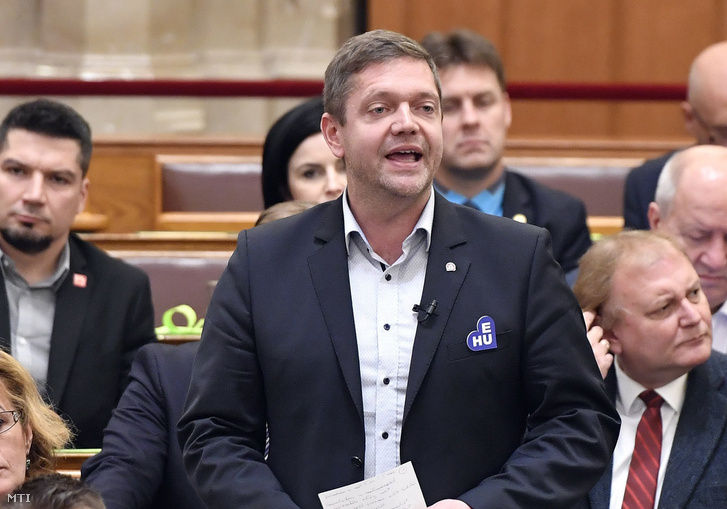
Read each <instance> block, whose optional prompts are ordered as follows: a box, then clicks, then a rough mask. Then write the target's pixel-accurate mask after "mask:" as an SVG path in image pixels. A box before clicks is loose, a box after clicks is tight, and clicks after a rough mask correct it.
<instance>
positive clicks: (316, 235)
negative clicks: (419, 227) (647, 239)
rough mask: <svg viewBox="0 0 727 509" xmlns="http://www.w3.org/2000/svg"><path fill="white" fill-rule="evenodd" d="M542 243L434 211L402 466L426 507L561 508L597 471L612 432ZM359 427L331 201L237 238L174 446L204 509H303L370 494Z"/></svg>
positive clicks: (339, 215) (495, 222)
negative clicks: (431, 305)
mask: <svg viewBox="0 0 727 509" xmlns="http://www.w3.org/2000/svg"><path fill="white" fill-rule="evenodd" d="M549 238H550V236H549V235H548V232H547V231H546V230H544V229H541V228H536V227H534V226H530V225H521V224H519V223H516V222H514V221H511V220H509V219H503V218H500V217H494V216H488V215H486V214H483V213H481V212H479V211H476V210H474V209H471V208H468V207H463V206H459V205H454V204H451V203H449V202H447V200H445V199H444V198H443V197H442V196H441V195H437V196H436V203H435V214H434V224H433V231H432V242H431V246H430V250H429V258H428V264H427V272H426V279H425V283H424V289H423V294H422V301H421V302H431V301H432V300H433V299H436V300H437V301H438V303H439V305H438V306H437V308H436V311H435V314H434V315H433V316H431V317H429V318H428V319H426V320H425V321H423V322H421V323H420V324H419V326H418V328H417V331H416V338H415V340H414V346H413V353H412V358H411V367H410V371H409V378H408V385H407V395H406V402H405V406H404V410H403V413H404V421H403V427H402V436H401V457H400V460H401V462H402V463H405V462H407V461H412V462H413V465H414V469H415V471H416V474H417V477H418V479H419V482H420V484H421V486H422V491H423V493H424V497H425V499H426V501H427V503H428V504H432V503H433V502H434V501H437V500H441V499H444V498H455V497H458V498H461V499H462V500H464V501H465V502H467V503H468V504H469V505H470V506H472V507H473V508H475V509H483V508H489V507H491V508H498V509H508V508H522V507H538V508H541V509H542V508H549V507H553V508H562V507H567V506H568V505H570V504H573V503H574V502H575V501H576V500H578V499H579V498H580V497H582V496H584V495H585V494H586V493H587V492H588V490H589V489H590V488H591V487H592V486H593V484H594V483H595V482H596V480H597V479H598V478H599V477H600V475H601V473H602V472H603V470H604V469H605V468H606V466H607V465H608V462H609V459H610V457H611V452H612V449H613V446H614V445H615V441H616V438H617V435H618V428H619V424H618V423H619V421H618V417H617V414H616V412H615V409H614V408H613V406H612V404H611V402H610V401H609V400H608V397H607V395H606V393H605V389H604V385H603V382H602V380H601V379H600V376H599V373H598V369H597V367H596V364H595V361H594V358H593V353H592V351H591V349H590V347H589V344H588V340H587V339H586V337H585V328H584V323H583V317H582V314H581V311H580V309H579V308H578V304H577V303H576V301H575V298H574V297H573V294H572V293H571V291H570V289H569V288H568V286H567V285H566V283H565V281H564V279H563V275H562V272H561V270H560V268H559V266H558V264H557V263H556V262H555V261H554V260H553V258H552V256H551V252H550V247H549V244H550V241H549ZM450 262H452V263H454V264H455V265H456V270H454V271H452V270H447V269H446V267H447V265H448V264H449V263H450ZM449 267H450V269H451V268H452V265H449ZM484 315H487V316H490V317H492V318H493V319H494V322H495V329H496V332H497V348H496V349H491V350H485V351H479V352H474V351H471V350H469V348H468V347H467V344H466V338H467V336H468V334H469V333H470V332H473V331H475V329H476V326H477V322H478V319H479V318H481V317H482V316H484ZM266 421H268V423H269V427H270V452H269V458H268V461H267V463H266V462H264V461H263V448H264V444H265V424H266ZM363 422H364V421H363V401H362V394H361V376H360V370H359V359H358V349H357V343H356V333H355V326H354V319H353V309H352V304H351V291H350V286H349V279H348V262H347V254H346V246H345V240H344V230H343V212H342V202H341V199H340V198H339V199H338V200H335V201H332V202H328V203H325V204H321V205H318V206H316V207H314V208H313V209H311V210H309V211H306V212H303V213H302V214H298V215H296V216H293V217H291V218H287V219H283V220H279V221H274V222H272V223H269V224H266V225H264V226H262V227H257V228H252V229H250V230H246V231H244V232H242V233H241V234H240V237H239V241H238V246H237V250H236V251H235V253H234V254H233V256H232V258H231V260H230V263H229V265H228V267H227V269H226V270H225V272H224V274H223V275H222V277H221V279H220V281H219V283H218V286H217V288H216V290H215V293H214V295H213V298H212V304H211V305H210V307H209V311H208V314H207V318H206V323H205V328H204V332H203V334H202V341H201V345H200V349H199V353H198V355H197V359H196V361H195V366H194V371H193V375H192V382H191V384H190V392H189V394H188V396H187V403H186V406H185V413H184V415H183V416H182V419H181V420H180V424H179V426H180V428H179V430H180V444H186V445H184V462H185V467H186V469H187V472H188V474H189V475H190V478H191V480H192V483H193V485H195V487H196V489H197V492H198V493H199V494H200V497H201V498H202V500H203V501H204V502H205V503H207V504H208V505H209V506H210V507H215V509H224V508H239V507H245V508H272V507H274V508H276V509H292V508H296V507H301V508H305V509H313V508H319V507H320V502H319V500H318V496H317V494H318V493H319V492H322V491H326V490H329V489H332V488H337V487H340V486H344V485H347V484H350V483H353V482H357V481H360V480H362V479H363V475H364V472H363V468H362V466H363V460H364V456H365V451H364V443H365V437H364V424H363ZM523 436H524V437H525V438H524V444H523V445H522V446H521V442H522V441H523Z"/></svg>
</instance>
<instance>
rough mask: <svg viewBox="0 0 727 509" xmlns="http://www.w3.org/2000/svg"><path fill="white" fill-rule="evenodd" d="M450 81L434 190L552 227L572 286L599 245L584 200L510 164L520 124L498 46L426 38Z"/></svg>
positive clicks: (465, 38)
mask: <svg viewBox="0 0 727 509" xmlns="http://www.w3.org/2000/svg"><path fill="white" fill-rule="evenodd" d="M422 45H423V46H424V47H425V48H426V49H427V51H429V53H430V54H431V55H432V57H433V58H434V61H435V62H436V63H437V68H438V69H439V73H440V77H441V79H442V109H443V111H444V119H443V121H442V130H443V136H444V152H443V156H442V163H441V164H440V166H439V169H438V170H437V174H436V178H435V181H434V187H435V189H437V190H438V191H439V192H441V193H442V194H443V195H444V197H445V198H447V199H448V200H450V201H453V202H455V203H460V204H466V205H469V206H471V207H473V208H476V209H478V210H481V211H483V212H487V213H488V214H494V215H497V216H503V217H510V218H512V219H515V220H516V221H519V222H522V223H530V224H534V225H536V226H540V227H542V228H546V229H547V230H548V231H549V232H550V236H551V238H552V240H553V256H554V257H555V260H556V261H557V262H558V263H560V265H561V267H562V268H563V272H565V273H566V277H567V279H568V282H569V283H572V282H573V281H575V275H576V269H577V268H578V259H579V258H580V257H581V255H583V253H585V252H586V250H587V249H588V248H589V247H590V245H591V237H590V232H589V230H588V225H587V224H586V207H585V205H584V204H583V202H582V201H581V200H579V199H578V198H576V197H574V196H571V195H569V194H567V193H564V192H562V191H558V190H555V189H551V188H549V187H547V186H544V185H542V184H540V183H539V182H537V181H535V180H533V179H531V178H528V177H526V176H525V175H522V174H520V173H517V169H515V170H514V171H512V170H510V169H508V168H506V167H505V163H504V162H503V160H502V156H503V153H504V151H505V138H506V137H507V130H508V129H509V128H510V123H511V121H512V112H511V108H510V99H509V97H508V95H507V91H506V83H505V69H504V67H503V65H502V60H501V59H500V55H499V54H498V52H497V49H496V48H495V46H494V45H493V44H492V43H491V42H490V41H488V40H487V39H485V38H484V37H482V36H481V35H479V34H477V33H475V32H472V31H469V30H464V29H459V30H453V31H452V32H450V33H447V34H441V33H438V32H432V33H430V34H428V35H427V36H426V37H425V38H424V40H423V41H422Z"/></svg>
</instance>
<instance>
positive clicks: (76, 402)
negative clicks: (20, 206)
mask: <svg viewBox="0 0 727 509" xmlns="http://www.w3.org/2000/svg"><path fill="white" fill-rule="evenodd" d="M70 245H71V260H70V271H69V273H68V276H67V277H66V279H65V280H64V281H63V283H62V284H61V286H60V288H59V289H58V292H57V294H56V311H55V318H54V320H53V333H52V335H51V347H50V358H49V361H48V378H47V393H48V398H49V399H50V401H51V403H52V404H53V405H54V406H55V408H56V410H57V411H58V412H59V413H60V414H61V415H62V416H63V417H65V418H67V419H68V420H70V422H71V423H72V424H73V425H74V426H75V428H76V432H77V434H76V438H75V440H74V442H73V443H74V445H75V446H76V447H79V448H88V447H101V439H102V436H103V429H104V427H105V426H106V423H108V421H109V419H110V418H111V411H112V410H113V408H114V407H115V406H116V402H117V401H118V400H119V397H120V396H121V392H122V390H123V386H124V383H125V379H126V375H127V374H128V372H129V368H130V366H131V361H132V359H133V357H134V354H135V353H136V350H137V349H138V348H139V347H140V346H141V345H143V344H145V343H148V342H150V341H154V340H155V338H156V337H155V335H154V311H153V309H152V303H151V289H150V287H149V278H148V276H147V275H146V274H145V273H144V272H142V271H141V270H139V269H137V268H135V267H132V266H131V265H128V264H127V263H124V262H122V261H120V260H117V259H115V258H112V257H110V256H109V255H107V254H106V253H104V252H103V251H101V250H100V249H98V248H96V247H95V246H93V245H91V244H89V243H87V242H84V241H82V240H81V239H79V238H78V237H77V236H75V235H73V234H72V235H71V237H70ZM74 274H83V275H85V276H86V278H87V281H86V286H85V287H81V286H76V285H74V281H73V280H74V277H73V275H74ZM0 283H2V284H0V288H2V289H3V291H0V344H1V345H2V346H3V347H4V348H6V349H7V351H10V315H9V311H8V300H7V294H6V292H5V291H4V289H5V280H4V279H3V277H2V274H1V273H0Z"/></svg>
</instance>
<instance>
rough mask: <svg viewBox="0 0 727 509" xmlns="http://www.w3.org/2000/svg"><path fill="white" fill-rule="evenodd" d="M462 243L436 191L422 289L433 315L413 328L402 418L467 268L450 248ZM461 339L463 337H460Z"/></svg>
mask: <svg viewBox="0 0 727 509" xmlns="http://www.w3.org/2000/svg"><path fill="white" fill-rule="evenodd" d="M465 243H466V237H465V234H464V231H463V229H462V225H461V223H460V218H459V216H458V215H457V213H456V211H455V208H454V205H452V204H450V203H449V202H448V201H447V200H446V199H445V198H443V197H442V196H441V195H439V194H437V195H436V197H435V202H434V223H433V225H432V243H431V245H430V247H429V257H428V261H427V273H426V278H425V280H424V289H423V291H422V300H421V302H422V303H429V302H431V301H432V300H436V301H437V307H436V310H435V313H434V315H433V316H430V317H429V318H427V319H426V320H425V321H423V322H420V323H419V326H418V327H417V332H416V337H415V339H414V349H413V351H412V358H411V367H410V368H409V381H408V384H407V389H406V402H405V404H404V420H406V416H407V414H408V413H409V409H411V405H412V403H413V401H414V398H415V397H416V394H417V392H418V391H419V388H420V387H421V384H422V382H423V381H424V376H425V375H426V373H427V369H428V367H429V365H430V363H431V360H432V358H433V357H434V353H435V352H436V351H437V347H438V346H439V342H440V340H441V338H442V334H443V332H444V326H445V325H446V324H447V321H448V320H449V315H450V313H451V312H452V307H453V306H454V301H455V299H456V298H457V294H458V293H459V290H460V288H461V287H462V283H463V282H464V279H465V277H466V276H467V272H468V270H469V267H470V259H469V257H468V256H467V255H466V253H465V252H464V251H463V250H455V249H453V248H454V247H456V246H459V245H462V244H465ZM449 262H453V263H454V264H455V266H456V270H454V271H452V270H449V271H448V270H447V268H446V267H447V264H448V263H449ZM463 340H464V338H463Z"/></svg>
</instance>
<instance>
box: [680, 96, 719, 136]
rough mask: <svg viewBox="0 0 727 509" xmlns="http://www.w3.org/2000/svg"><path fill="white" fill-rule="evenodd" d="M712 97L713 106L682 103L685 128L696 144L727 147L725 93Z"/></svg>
mask: <svg viewBox="0 0 727 509" xmlns="http://www.w3.org/2000/svg"><path fill="white" fill-rule="evenodd" d="M725 95H726V97H724V98H722V99H717V98H714V100H713V101H712V102H713V103H714V105H713V106H702V105H698V104H694V105H693V104H690V103H685V104H684V105H682V109H683V111H684V115H685V118H686V125H687V130H688V131H689V132H690V133H691V134H692V135H693V136H694V138H695V139H696V140H697V144H698V145H722V146H724V147H727V94H725Z"/></svg>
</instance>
